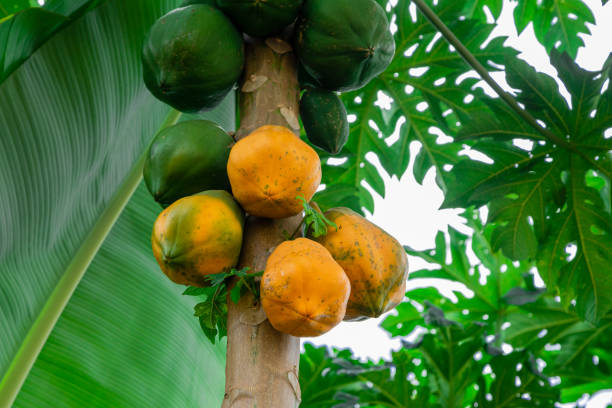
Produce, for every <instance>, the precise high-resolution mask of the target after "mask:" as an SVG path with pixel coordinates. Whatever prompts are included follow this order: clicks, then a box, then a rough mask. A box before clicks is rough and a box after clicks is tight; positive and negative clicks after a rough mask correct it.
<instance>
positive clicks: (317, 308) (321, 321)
mask: <svg viewBox="0 0 612 408" xmlns="http://www.w3.org/2000/svg"><path fill="white" fill-rule="evenodd" d="M350 291H351V285H350V282H349V279H348V277H347V276H346V274H345V273H344V271H343V270H342V268H341V267H340V265H338V263H337V262H336V261H334V259H333V258H332V256H331V254H330V253H329V251H327V250H326V249H325V248H324V247H323V246H322V245H320V244H318V243H316V242H314V241H311V240H309V239H306V238H298V239H295V240H293V241H285V242H283V243H282V244H280V245H279V246H277V247H276V249H275V250H274V251H273V252H272V254H271V255H270V257H269V258H268V261H267V263H266V269H265V271H264V274H263V277H262V280H261V303H262V306H263V308H264V311H265V312H266V316H267V317H268V320H269V321H270V324H271V325H272V327H274V328H275V329H276V330H278V331H280V332H283V333H287V334H290V335H292V336H296V337H314V336H319V335H321V334H323V333H325V332H327V331H329V330H330V329H332V328H333V327H334V326H336V325H337V324H338V323H340V322H341V321H342V319H343V318H344V313H345V310H346V302H347V301H348V298H349V294H350Z"/></svg>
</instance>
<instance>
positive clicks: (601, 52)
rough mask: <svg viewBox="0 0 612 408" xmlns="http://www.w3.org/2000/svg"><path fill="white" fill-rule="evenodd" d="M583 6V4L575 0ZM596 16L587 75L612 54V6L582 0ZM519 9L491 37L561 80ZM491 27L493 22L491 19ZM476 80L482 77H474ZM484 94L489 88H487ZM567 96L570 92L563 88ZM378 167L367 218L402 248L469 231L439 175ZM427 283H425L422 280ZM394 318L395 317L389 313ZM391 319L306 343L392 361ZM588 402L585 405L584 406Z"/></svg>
mask: <svg viewBox="0 0 612 408" xmlns="http://www.w3.org/2000/svg"><path fill="white" fill-rule="evenodd" d="M574 1H579V0H574ZM583 1H584V2H585V3H586V4H587V5H588V6H589V7H590V8H591V10H592V11H593V14H594V15H595V19H596V23H595V25H591V24H589V29H590V30H591V35H588V36H587V35H582V34H581V37H583V39H584V41H585V43H586V46H585V47H582V48H581V49H580V50H579V51H578V57H577V61H578V64H579V65H580V66H581V67H582V68H584V69H588V70H599V69H601V67H602V66H603V63H604V61H605V59H606V58H607V57H608V55H609V54H610V52H612V24H610V22H612V1H611V2H609V3H608V4H607V5H606V6H605V7H602V5H601V0H583ZM514 7H516V2H515V1H510V0H504V8H503V12H502V15H501V16H500V19H499V21H498V23H499V26H498V27H497V28H496V29H495V30H494V31H493V33H491V38H493V37H497V36H507V37H508V39H507V40H506V43H505V44H506V45H508V46H511V47H513V48H516V49H518V50H519V51H521V54H520V55H519V57H520V58H522V59H524V60H525V61H527V62H528V63H529V64H531V65H532V66H534V67H535V68H536V69H537V70H538V71H540V72H544V73H546V74H548V75H551V76H553V77H556V70H555V69H554V68H553V67H552V66H551V65H550V63H549V60H548V55H547V54H546V51H545V49H544V47H543V46H541V45H540V44H539V43H538V42H537V40H536V38H535V35H534V32H533V27H532V26H531V24H530V25H529V26H528V27H527V28H526V29H525V30H524V31H523V32H522V33H521V35H517V32H516V29H515V27H514V23H513V19H512V10H513V9H514ZM491 22H492V19H491ZM473 76H474V77H477V74H476V73H475V72H474V75H473ZM493 77H494V79H495V80H496V81H497V82H498V83H499V84H500V85H502V87H503V88H505V89H506V90H510V88H509V87H508V85H507V83H506V82H505V79H504V74H503V73H493ZM482 86H483V87H484V88H485V89H488V86H487V85H486V84H484V82H483V83H482ZM561 92H562V93H564V92H565V94H567V93H566V91H565V90H564V89H561ZM418 149H419V146H418V143H416V142H415V143H413V145H411V156H412V157H414V153H416V152H418ZM372 156H373V157H368V159H369V160H371V161H372V162H373V163H376V162H377V159H376V157H375V156H374V155H372ZM377 167H379V170H380V171H381V173H382V174H383V179H384V181H385V187H386V192H387V194H386V197H385V198H384V199H383V198H382V197H380V196H379V195H377V194H376V193H375V192H374V191H372V190H370V191H371V192H372V195H373V196H374V202H375V210H374V214H370V215H369V216H368V219H370V220H371V221H372V222H374V223H375V224H377V225H378V226H380V227H381V228H383V229H384V230H386V231H387V232H388V233H390V234H391V235H393V236H394V237H395V238H397V239H398V240H399V241H400V242H401V243H402V245H408V246H410V247H412V248H414V249H417V250H425V249H429V248H433V247H435V244H434V239H435V236H436V234H437V233H438V231H446V230H447V228H448V226H449V225H451V226H453V227H454V228H456V229H459V230H460V231H462V232H464V233H465V232H469V228H467V227H466V226H465V225H464V221H463V219H462V218H461V216H460V213H461V211H460V210H455V209H440V208H439V207H440V205H441V204H442V201H443V198H444V196H443V193H442V191H441V190H440V189H439V188H438V187H437V186H436V183H435V173H434V172H433V171H430V172H429V173H428V174H427V176H426V177H425V180H424V182H423V184H422V185H421V184H418V183H417V182H416V181H415V179H414V177H413V174H412V163H411V164H410V167H409V169H408V171H407V172H406V174H405V175H404V176H403V177H402V178H401V179H400V180H398V179H397V178H396V177H393V178H390V177H389V176H388V175H386V173H385V172H384V170H382V169H381V168H380V166H377ZM409 264H410V271H411V272H412V271H416V270H418V269H421V268H422V267H424V266H425V262H423V261H421V260H420V259H418V258H413V257H410V258H409ZM421 281H423V280H421ZM408 283H409V284H408V287H409V288H413V287H416V286H430V285H434V286H436V287H438V289H439V290H440V291H441V292H442V293H443V294H445V295H447V296H449V297H451V298H452V297H453V295H452V289H455V290H457V289H459V290H460V289H461V287H460V285H445V284H440V282H435V281H433V280H427V281H426V282H411V281H408ZM390 313H394V312H390ZM385 316H386V315H384V316H382V318H379V319H369V320H367V321H363V322H355V323H353V322H343V323H342V324H340V325H339V326H337V327H335V328H334V329H333V330H331V331H329V332H328V333H326V334H324V335H322V336H320V337H316V338H312V339H307V340H306V342H311V343H314V344H316V345H328V346H333V347H337V348H351V349H352V350H353V352H354V354H355V355H356V356H358V357H360V358H370V359H373V360H377V359H379V358H381V357H383V358H389V357H390V351H391V350H392V349H396V350H397V349H398V348H400V347H401V346H400V342H399V339H391V338H390V337H389V336H388V334H387V333H386V332H385V331H383V330H382V329H380V328H379V327H378V325H379V324H380V322H381V321H382V319H384V317H385ZM582 402H584V401H582ZM607 403H609V404H612V391H610V392H601V393H599V394H596V395H595V396H594V397H593V398H591V400H590V401H589V402H588V404H587V407H588V408H605V407H607V406H608V405H607ZM561 406H562V407H563V408H570V407H574V406H575V405H574V404H564V405H560V407H561Z"/></svg>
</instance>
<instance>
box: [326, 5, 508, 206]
mask: <svg viewBox="0 0 612 408" xmlns="http://www.w3.org/2000/svg"><path fill="white" fill-rule="evenodd" d="M485 5H486V6H487V7H489V8H490V10H492V11H493V13H494V14H495V15H498V14H499V12H500V10H501V9H500V6H501V2H499V1H498V0H495V1H486V2H485V1H480V0H475V1H470V2H467V3H466V2H456V1H452V0H441V1H438V2H436V4H435V5H432V7H433V9H434V10H435V12H436V13H437V14H438V15H439V16H440V18H442V19H443V20H444V22H445V23H446V24H448V25H449V27H451V29H452V30H453V32H454V33H455V34H456V35H457V36H458V37H459V38H461V39H462V40H463V41H464V43H465V44H466V46H467V47H468V48H469V49H470V51H472V52H473V53H474V55H475V56H476V58H478V59H479V60H480V61H481V62H482V63H483V64H485V65H488V66H489V67H494V68H493V69H499V67H500V66H502V65H503V64H504V58H505V57H506V56H514V55H516V54H517V52H516V51H515V50H513V49H511V48H507V47H504V46H503V42H504V39H503V38H495V39H493V40H492V41H490V42H488V43H486V45H485V46H483V47H481V45H482V44H483V43H485V41H486V40H487V38H488V37H489V35H490V33H491V31H492V30H493V28H494V27H495V26H494V25H493V24H486V23H485V22H484V21H485V18H484V12H483V7H484V6H485ZM387 10H388V16H389V19H390V20H393V19H395V20H396V24H397V28H398V30H397V32H396V33H395V34H394V38H395V41H396V49H397V51H396V55H395V57H394V60H393V61H392V63H391V65H390V66H389V67H388V68H387V70H386V71H385V72H384V73H383V74H381V75H380V76H379V77H378V78H376V79H374V80H372V81H371V82H370V83H369V84H368V85H367V86H365V87H364V88H362V89H360V90H356V91H353V92H347V93H344V94H342V95H341V98H342V101H343V103H344V105H345V107H346V109H347V113H348V115H349V122H350V136H349V141H348V143H347V145H346V146H345V148H344V150H343V151H342V152H341V153H340V154H339V155H337V156H334V157H333V158H332V157H329V156H328V155H324V154H323V155H322V156H321V159H322V163H323V180H322V184H323V185H325V188H324V189H323V190H322V191H320V192H318V193H317V195H316V196H315V200H316V201H317V202H318V203H320V204H321V206H322V207H324V208H330V207H335V206H346V207H349V208H352V209H353V210H355V211H357V212H359V213H363V211H364V209H365V210H367V211H369V212H372V211H373V209H374V200H373V198H372V191H373V192H375V193H376V194H379V195H381V196H384V194H385V185H384V181H383V177H382V176H383V175H384V173H387V174H388V175H389V176H397V177H401V176H402V175H403V174H404V173H405V171H406V169H407V168H408V164H409V162H410V145H411V143H412V142H415V141H417V142H419V144H420V146H421V147H420V150H419V152H418V153H417V155H416V157H415V166H414V174H415V176H416V178H417V181H419V182H422V181H423V179H424V177H425V174H426V173H427V172H428V171H429V170H430V169H431V168H435V169H436V176H437V181H438V184H439V185H440V186H441V187H442V188H443V189H445V188H446V181H445V180H444V178H445V174H446V170H445V169H447V167H448V166H450V165H453V164H454V163H456V162H457V160H458V153H459V151H460V150H461V146H460V145H458V144H455V143H448V141H446V140H444V138H443V137H442V136H446V137H448V136H454V135H455V134H456V132H457V130H458V129H459V128H460V125H461V123H463V122H464V120H466V119H467V118H469V117H470V115H471V114H472V113H475V112H480V111H482V110H483V109H485V107H484V103H483V102H481V101H480V100H479V99H474V96H475V95H480V94H481V93H482V91H481V90H479V89H474V85H475V84H476V83H477V82H478V81H477V80H476V79H474V78H468V79H463V80H462V81H458V79H459V77H461V76H462V75H463V74H467V73H468V72H469V71H470V70H471V68H470V67H469V66H468V65H467V64H466V63H465V62H464V60H463V59H462V58H461V56H460V55H459V54H458V53H457V52H456V51H454V50H453V49H452V48H450V47H449V46H448V44H447V43H446V42H445V41H444V40H441V39H440V36H439V34H437V33H436V31H435V29H434V28H433V26H432V25H431V24H429V22H428V21H427V20H426V18H425V17H424V16H422V15H421V14H420V13H417V14H416V18H415V19H414V20H413V16H412V15H411V12H410V2H407V1H406V2H404V1H401V2H398V4H397V5H396V6H394V7H388V8H387ZM457 82H460V83H459V85H457ZM465 98H470V99H469V100H468V99H465ZM441 132H442V133H444V135H441ZM392 136H393V137H392ZM366 156H368V157H367V158H366ZM374 157H376V158H377V159H378V161H379V162H380V165H381V166H382V169H381V167H379V166H378V163H376V159H375V158H374Z"/></svg>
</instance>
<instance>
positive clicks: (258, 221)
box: [222, 38, 301, 408]
mask: <svg viewBox="0 0 612 408" xmlns="http://www.w3.org/2000/svg"><path fill="white" fill-rule="evenodd" d="M296 67H297V65H296V60H295V56H294V54H293V52H292V50H291V47H290V46H289V44H287V43H286V42H284V41H283V40H280V39H272V38H269V39H267V40H266V41H265V42H264V41H260V40H252V41H249V42H247V44H246V66H245V71H244V78H243V80H242V82H241V84H240V102H239V111H240V128H239V129H238V131H237V132H236V138H237V139H240V138H242V137H245V136H247V135H248V134H249V133H250V132H252V131H253V130H255V129H256V128H258V127H260V126H263V125H282V126H285V127H288V128H289V129H291V130H293V132H294V133H296V135H299V121H298V111H299V110H298V106H299V105H298V103H299V85H298V81H297V69H296ZM300 222H301V216H295V217H291V218H286V219H281V220H270V219H263V218H256V217H251V216H249V217H248V218H247V221H246V224H245V236H244V244H243V249H242V253H241V256H240V265H239V267H241V268H242V267H245V266H248V267H250V268H251V271H253V272H256V271H261V270H263V269H264V268H265V266H266V260H267V258H268V255H269V254H270V253H271V252H272V250H274V248H275V247H276V246H277V245H278V244H280V243H281V242H283V241H284V240H285V236H286V235H285V234H289V235H290V234H291V233H292V232H293V231H294V230H295V229H296V228H297V227H298V225H299V224H300ZM227 329H228V331H227V363H226V368H225V398H224V400H223V405H222V408H256V407H257V408H293V407H297V406H298V405H299V403H300V400H301V398H300V387H299V382H298V366H299V358H300V339H299V338H296V337H293V336H289V335H287V334H284V333H280V332H278V331H276V330H275V329H274V328H273V327H272V326H271V325H270V323H269V322H268V320H267V319H266V316H265V313H264V312H263V309H262V308H261V305H260V304H259V303H258V302H256V300H255V299H254V297H253V296H252V295H250V294H249V295H244V296H242V297H241V298H240V301H239V303H238V304H234V303H233V302H232V301H231V300H228V317H227Z"/></svg>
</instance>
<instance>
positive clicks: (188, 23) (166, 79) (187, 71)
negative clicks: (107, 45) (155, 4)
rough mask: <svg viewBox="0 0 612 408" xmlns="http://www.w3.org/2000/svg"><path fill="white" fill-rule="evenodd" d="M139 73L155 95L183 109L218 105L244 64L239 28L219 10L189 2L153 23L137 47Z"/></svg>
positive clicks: (231, 86)
mask: <svg viewBox="0 0 612 408" xmlns="http://www.w3.org/2000/svg"><path fill="white" fill-rule="evenodd" d="M142 66H143V77H144V81H145V84H146V85H147V88H149V91H151V93H152V94H153V95H155V97H157V98H158V99H160V100H162V101H163V102H165V103H167V104H168V105H170V106H172V107H174V108H175V109H177V110H180V111H182V112H198V111H206V110H210V109H212V108H214V107H215V106H217V105H218V104H219V103H220V102H221V100H222V99H223V98H224V97H225V95H227V93H228V92H229V91H230V90H231V89H232V88H233V87H234V85H235V83H236V81H238V78H239V77H240V74H241V73H242V68H243V66H244V44H243V42H242V37H241V35H240V33H239V32H238V31H237V30H236V29H235V28H234V26H233V25H232V23H231V21H230V20H229V19H228V18H227V17H226V16H225V15H224V14H223V13H222V12H221V11H219V10H218V9H216V8H214V7H211V6H210V5H206V4H194V5H191V6H187V7H181V8H178V9H175V10H173V11H171V12H169V13H168V14H166V15H164V16H162V17H161V18H160V19H159V20H157V21H156V22H155V24H153V26H152V27H151V30H150V32H149V34H148V36H147V38H146V39H145V42H144V46H143V50H142Z"/></svg>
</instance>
